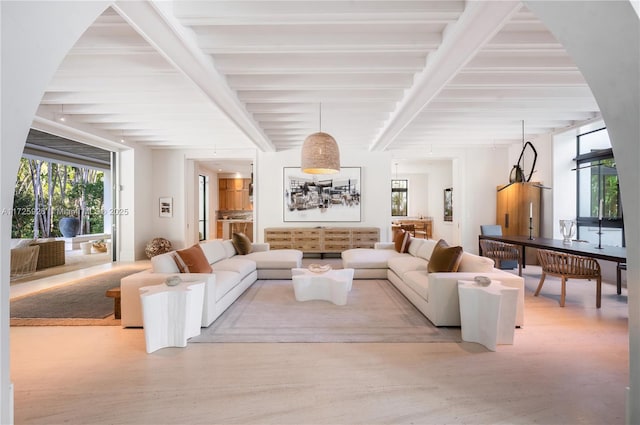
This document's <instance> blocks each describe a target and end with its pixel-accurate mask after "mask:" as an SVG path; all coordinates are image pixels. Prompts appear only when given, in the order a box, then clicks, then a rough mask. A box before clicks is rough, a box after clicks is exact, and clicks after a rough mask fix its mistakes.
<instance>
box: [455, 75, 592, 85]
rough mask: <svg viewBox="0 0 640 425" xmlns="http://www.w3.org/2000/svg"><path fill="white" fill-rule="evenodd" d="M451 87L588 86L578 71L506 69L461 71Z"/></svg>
mask: <svg viewBox="0 0 640 425" xmlns="http://www.w3.org/2000/svg"><path fill="white" fill-rule="evenodd" d="M449 86H451V87H473V86H478V87H486V88H489V87H516V88H520V87H538V86H542V87H553V86H559V87H568V86H575V87H588V85H587V82H586V81H585V79H584V77H583V76H582V74H581V73H580V72H578V71H557V72H556V71H537V72H523V71H517V72H516V71H506V72H494V71H492V72H470V71H463V72H460V73H459V74H458V75H456V76H455V77H454V78H453V79H452V80H451V81H450V83H449Z"/></svg>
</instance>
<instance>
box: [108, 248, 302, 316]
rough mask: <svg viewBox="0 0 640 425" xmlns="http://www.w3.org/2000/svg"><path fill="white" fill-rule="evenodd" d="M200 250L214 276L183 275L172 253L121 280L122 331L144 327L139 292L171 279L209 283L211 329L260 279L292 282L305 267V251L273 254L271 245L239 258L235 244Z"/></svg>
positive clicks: (205, 312)
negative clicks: (294, 271) (296, 271)
mask: <svg viewBox="0 0 640 425" xmlns="http://www.w3.org/2000/svg"><path fill="white" fill-rule="evenodd" d="M200 247H201V248H202V251H203V252H204V254H205V256H206V259H207V261H208V262H209V264H210V265H211V267H212V269H213V271H212V272H211V273H180V270H179V269H178V265H177V263H176V261H175V259H174V257H175V255H176V253H175V252H174V251H172V252H168V253H166V254H161V255H157V256H155V257H153V258H151V269H149V270H144V271H142V272H139V273H135V274H132V275H129V276H126V277H124V278H123V279H121V281H120V290H121V324H122V327H125V328H126V327H141V326H142V305H141V303H140V292H139V288H141V287H143V286H149V285H159V284H163V283H164V281H165V280H166V278H167V277H169V276H176V275H177V276H179V277H180V278H181V279H182V280H183V281H205V282H206V285H205V295H204V297H205V301H204V306H203V310H202V322H201V325H202V326H203V327H207V326H209V325H210V324H211V323H213V321H214V320H215V319H216V318H218V316H220V315H221V314H222V313H223V312H224V311H225V310H226V309H227V308H228V307H229V306H230V305H231V304H232V303H233V302H234V301H235V300H236V299H237V298H238V297H239V296H240V295H241V294H242V293H243V292H244V291H245V290H246V289H247V288H248V287H249V286H251V285H252V284H253V283H254V282H255V281H256V280H257V279H291V269H293V268H299V267H301V264H302V252H301V251H298V250H295V249H280V250H273V251H270V250H269V244H268V243H254V244H252V252H251V253H249V254H247V255H237V253H236V249H235V247H234V245H233V243H232V242H231V240H224V241H223V240H218V239H216V240H212V241H206V242H203V243H201V244H200Z"/></svg>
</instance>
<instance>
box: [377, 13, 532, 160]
mask: <svg viewBox="0 0 640 425" xmlns="http://www.w3.org/2000/svg"><path fill="white" fill-rule="evenodd" d="M520 8H521V3H520V2H516V1H502V2H468V3H467V5H466V8H465V10H464V12H463V13H462V15H461V16H460V19H459V20H458V22H457V23H456V24H454V25H452V27H451V30H450V31H448V32H447V34H446V36H445V38H444V41H443V43H442V45H441V46H440V48H439V49H438V50H437V51H436V52H435V53H434V54H433V55H431V56H430V58H429V61H428V62H427V66H426V68H425V69H424V71H423V72H422V73H421V74H420V75H419V76H418V77H417V78H416V83H415V85H414V87H413V88H412V89H411V91H410V92H409V93H408V94H407V95H406V96H405V97H404V99H403V101H402V102H401V104H400V106H399V107H398V108H397V109H396V111H395V112H394V114H393V116H392V118H391V119H390V120H389V121H388V122H387V124H386V125H385V127H384V129H383V130H382V132H381V133H380V135H379V136H378V137H377V138H376V139H375V140H374V142H373V144H372V145H371V146H370V150H374V151H378V150H384V149H386V148H387V147H388V146H389V145H390V144H391V143H393V141H394V139H395V138H396V137H398V135H399V134H400V133H401V132H402V130H403V129H404V128H405V127H406V126H407V125H409V124H410V123H411V121H413V119H414V118H415V117H416V115H418V114H419V113H420V111H421V110H422V109H423V108H424V107H425V106H426V105H427V104H428V103H429V102H431V101H432V100H433V99H434V98H435V97H436V96H437V95H438V93H439V92H440V91H441V90H442V89H443V88H444V87H445V86H446V84H447V83H448V82H449V81H450V80H451V79H452V78H453V77H454V76H455V75H457V74H458V72H460V70H461V69H462V68H463V67H464V66H465V65H466V63H467V62H468V61H469V60H470V59H472V58H473V57H474V56H475V55H476V53H477V52H478V51H480V49H482V47H483V46H484V45H485V44H486V43H487V42H488V41H489V40H490V39H491V38H492V37H493V36H495V35H496V33H497V32H498V31H499V30H500V28H502V26H503V25H504V24H505V23H506V22H507V21H508V19H509V18H510V17H511V16H512V15H513V14H514V13H515V12H517V11H518V10H519V9H520Z"/></svg>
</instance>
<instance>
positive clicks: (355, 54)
mask: <svg viewBox="0 0 640 425" xmlns="http://www.w3.org/2000/svg"><path fill="white" fill-rule="evenodd" d="M320 111H321V123H320ZM61 116H64V118H65V122H66V124H65V125H68V126H74V127H75V128H76V129H78V131H80V130H82V131H83V132H88V133H92V134H94V135H96V136H97V137H101V138H104V139H105V140H115V141H117V140H120V139H123V140H124V141H125V142H126V143H128V144H140V145H145V146H149V147H156V148H180V147H182V148H214V149H218V150H224V149H236V150H243V149H244V150H253V149H256V148H257V149H260V150H263V151H273V150H286V149H299V148H300V147H301V145H302V142H303V140H304V138H305V137H306V136H307V135H308V134H310V133H312V132H315V131H318V130H319V129H320V128H321V129H322V130H323V131H326V132H329V133H330V134H332V135H333V136H334V137H335V138H336V140H337V141H338V143H339V145H340V147H341V148H346V147H348V148H353V149H366V150H388V151H394V150H395V151H402V150H411V151H417V152H420V151H422V152H426V151H428V150H431V149H433V147H434V146H456V147H457V146H459V147H465V146H476V145H482V146H490V145H501V144H512V143H517V142H519V141H521V138H522V135H521V123H522V120H524V121H525V123H526V127H525V130H526V137H527V138H530V137H535V136H536V135H539V134H544V133H548V132H551V131H554V130H557V129H561V128H564V127H567V126H570V125H573V124H575V123H578V122H582V121H585V120H589V119H592V118H594V117H598V116H599V111H598V107H597V104H596V102H595V100H594V98H593V96H592V94H591V92H590V90H589V87H588V86H587V84H586V82H585V81H584V79H583V77H582V75H581V74H580V72H579V71H578V69H577V68H576V66H575V65H574V63H573V62H572V61H571V59H570V58H569V56H568V55H567V53H566V52H565V51H564V50H563V48H562V46H561V45H560V44H559V43H558V42H557V41H556V40H555V39H554V37H553V36H552V35H551V34H550V32H549V31H548V30H547V29H546V28H545V27H544V26H543V25H542V24H541V23H540V22H539V20H538V19H537V18H536V17H535V16H534V15H533V14H532V13H531V12H529V11H528V10H527V9H526V8H524V7H523V6H522V5H521V4H520V3H519V2H510V1H503V2H484V1H475V2H465V1H456V0H452V1H244V0H233V1H218V0H215V1H179V2H174V3H173V5H172V7H170V8H168V7H166V4H165V5H163V6H162V7H161V6H158V5H156V4H154V3H153V2H119V3H117V5H116V6H114V9H108V10H107V11H106V12H105V13H104V14H103V15H102V16H101V17H100V18H99V19H98V20H97V21H96V22H95V23H94V24H93V25H92V26H91V27H90V28H89V29H88V30H87V31H86V33H85V34H84V35H83V36H82V37H81V39H80V40H79V41H78V43H77V44H76V46H75V47H74V48H73V49H72V51H71V52H70V53H69V55H68V56H67V57H66V59H65V60H64V62H63V63H62V65H61V67H60V69H59V70H58V72H57V74H56V75H55V77H54V79H53V80H52V82H51V84H50V85H49V87H48V89H47V92H46V93H45V95H44V98H43V100H42V104H41V107H40V109H39V111H38V117H37V120H36V122H38V121H39V122H41V123H45V122H53V121H58V119H59V118H60V117H61ZM57 125H60V123H59V122H58V124H57Z"/></svg>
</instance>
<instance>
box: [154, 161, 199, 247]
mask: <svg viewBox="0 0 640 425" xmlns="http://www.w3.org/2000/svg"><path fill="white" fill-rule="evenodd" d="M151 158H152V164H153V167H152V173H151V182H152V185H151V191H150V193H151V196H152V205H153V206H154V207H153V209H154V211H153V213H152V214H151V215H150V216H148V217H146V219H147V220H149V221H150V222H151V225H152V227H153V229H154V234H153V237H154V238H165V239H168V240H169V241H171V245H172V246H173V247H174V248H176V249H181V248H185V247H187V246H189V245H190V244H191V243H193V235H192V234H191V233H187V229H188V228H189V229H191V228H192V227H193V216H192V215H193V208H192V207H191V208H189V207H188V199H189V198H188V195H189V194H188V192H187V189H188V187H191V196H192V197H191V199H190V201H189V202H193V201H194V200H193V191H194V190H195V189H194V188H196V187H197V183H198V182H197V176H195V178H194V175H195V174H196V173H195V172H193V164H192V163H191V165H192V166H191V169H192V172H191V173H190V174H189V175H190V178H189V179H188V182H189V185H187V184H186V183H185V181H186V176H187V173H188V169H187V168H188V167H187V161H186V159H185V156H184V153H183V151H179V150H178V151H173V150H168V149H153V150H152V151H151ZM161 197H171V198H173V216H172V217H160V214H159V210H158V203H159V200H160V198H161ZM196 201H197V199H196ZM187 226H189V227H187ZM195 233H196V234H197V228H196V231H195Z"/></svg>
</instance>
